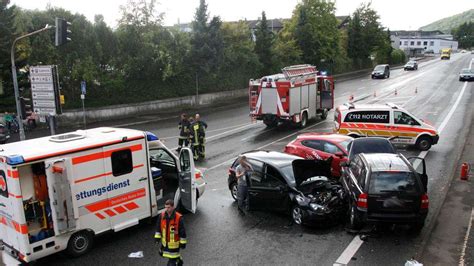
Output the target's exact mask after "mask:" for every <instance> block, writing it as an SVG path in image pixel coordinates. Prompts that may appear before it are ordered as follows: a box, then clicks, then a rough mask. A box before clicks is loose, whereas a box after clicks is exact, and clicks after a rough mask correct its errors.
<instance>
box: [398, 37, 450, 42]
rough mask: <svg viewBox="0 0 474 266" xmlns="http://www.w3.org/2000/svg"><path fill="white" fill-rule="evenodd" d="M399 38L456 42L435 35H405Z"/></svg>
mask: <svg viewBox="0 0 474 266" xmlns="http://www.w3.org/2000/svg"><path fill="white" fill-rule="evenodd" d="M400 40H443V41H451V42H457V41H456V40H453V39H448V38H443V37H437V36H432V37H429V36H424V37H416V36H405V37H400Z"/></svg>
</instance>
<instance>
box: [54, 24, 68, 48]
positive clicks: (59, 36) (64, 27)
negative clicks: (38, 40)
mask: <svg viewBox="0 0 474 266" xmlns="http://www.w3.org/2000/svg"><path fill="white" fill-rule="evenodd" d="M69 26H71V23H70V22H67V21H66V20H65V19H63V18H56V36H55V37H56V41H55V45H56V46H60V45H63V44H65V43H67V42H68V41H71V38H70V36H71V31H70V30H69Z"/></svg>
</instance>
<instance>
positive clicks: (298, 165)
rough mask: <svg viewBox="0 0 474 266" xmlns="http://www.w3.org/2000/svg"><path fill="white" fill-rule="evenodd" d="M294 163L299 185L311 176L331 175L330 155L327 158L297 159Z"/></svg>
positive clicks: (296, 179) (296, 180)
mask: <svg viewBox="0 0 474 266" xmlns="http://www.w3.org/2000/svg"><path fill="white" fill-rule="evenodd" d="M292 164H293V174H294V176H295V182H296V186H297V187H298V186H299V185H301V183H303V182H304V181H305V180H307V179H309V178H311V177H315V176H326V177H331V164H332V157H329V158H328V159H327V160H305V159H297V160H294V161H293V163H292Z"/></svg>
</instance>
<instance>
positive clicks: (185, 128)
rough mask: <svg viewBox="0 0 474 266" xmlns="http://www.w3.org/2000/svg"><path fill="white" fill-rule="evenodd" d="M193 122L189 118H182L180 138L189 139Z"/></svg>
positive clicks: (179, 125) (179, 127)
mask: <svg viewBox="0 0 474 266" xmlns="http://www.w3.org/2000/svg"><path fill="white" fill-rule="evenodd" d="M190 127H191V123H190V122H189V120H187V119H184V120H183V119H182V120H181V121H179V124H178V129H179V138H180V139H187V138H189V134H190V133H191V128H190Z"/></svg>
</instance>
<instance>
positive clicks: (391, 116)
mask: <svg viewBox="0 0 474 266" xmlns="http://www.w3.org/2000/svg"><path fill="white" fill-rule="evenodd" d="M333 131H334V132H337V133H339V134H345V135H349V136H352V137H355V138H357V137H362V136H378V137H387V138H391V141H392V142H394V143H399V144H407V145H415V147H417V148H418V149H420V150H423V151H426V150H429V149H430V148H431V146H432V145H435V144H437V143H438V140H439V134H438V131H437V130H436V128H434V127H433V126H432V125H429V124H427V123H426V122H425V121H423V120H421V119H418V118H417V117H415V116H414V115H412V114H410V113H409V112H408V111H407V110H405V109H403V108H402V107H400V106H397V105H395V104H392V103H386V104H353V103H345V104H343V105H340V106H339V107H337V108H336V110H335V112H334V130H333Z"/></svg>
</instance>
